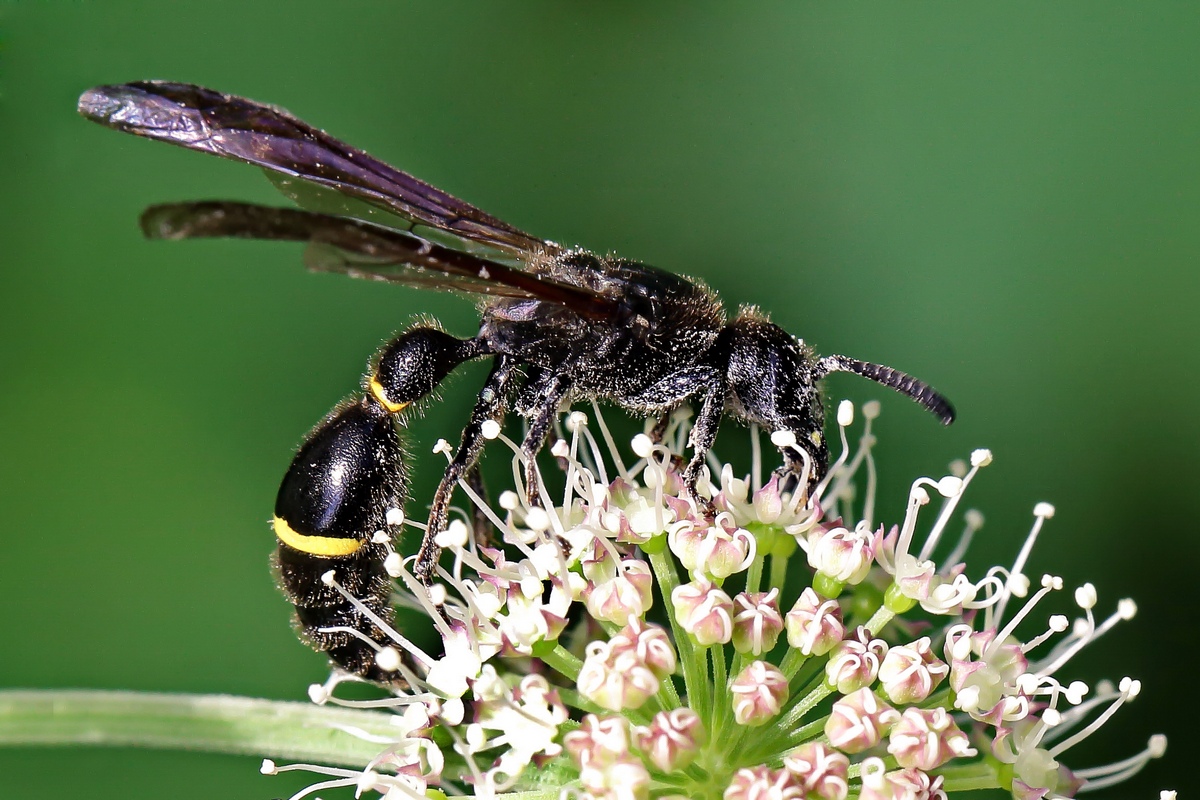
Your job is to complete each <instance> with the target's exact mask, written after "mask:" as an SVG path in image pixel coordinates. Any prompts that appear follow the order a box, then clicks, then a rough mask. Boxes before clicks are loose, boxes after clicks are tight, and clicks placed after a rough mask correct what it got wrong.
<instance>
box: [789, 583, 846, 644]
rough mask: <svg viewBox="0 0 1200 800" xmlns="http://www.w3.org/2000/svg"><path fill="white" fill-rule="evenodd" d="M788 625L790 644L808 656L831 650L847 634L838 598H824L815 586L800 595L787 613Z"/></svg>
mask: <svg viewBox="0 0 1200 800" xmlns="http://www.w3.org/2000/svg"><path fill="white" fill-rule="evenodd" d="M786 624H787V634H788V644H790V645H791V646H792V647H796V648H799V650H800V652H801V653H803V654H804V655H806V656H820V655H824V654H825V653H828V652H829V651H830V650H832V649H833V648H834V646H835V645H836V644H838V642H840V641H842V637H843V636H844V635H845V634H846V628H845V626H844V625H842V609H841V608H840V607H839V606H838V604H837V601H836V600H825V599H823V598H822V597H821V596H820V595H818V594H817V593H816V592H814V591H813V590H812V587H809V588H807V589H805V590H804V591H803V592H802V593H801V594H800V597H799V598H798V599H797V600H796V604H795V605H794V606H792V610H791V611H789V612H788V613H787V619H786Z"/></svg>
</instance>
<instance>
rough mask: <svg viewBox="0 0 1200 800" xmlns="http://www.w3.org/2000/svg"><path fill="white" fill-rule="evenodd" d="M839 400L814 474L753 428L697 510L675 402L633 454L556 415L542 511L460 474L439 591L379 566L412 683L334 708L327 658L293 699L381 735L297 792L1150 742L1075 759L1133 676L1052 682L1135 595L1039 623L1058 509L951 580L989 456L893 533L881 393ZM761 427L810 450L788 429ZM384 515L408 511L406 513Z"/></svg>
mask: <svg viewBox="0 0 1200 800" xmlns="http://www.w3.org/2000/svg"><path fill="white" fill-rule="evenodd" d="M853 411H854V409H853V408H852V406H850V404H849V403H843V404H842V406H841V407H840V408H839V412H838V426H839V427H838V433H839V434H840V441H841V445H842V449H841V455H840V457H839V458H838V459H837V460H836V462H835V463H834V464H833V465H831V467H830V468H829V469H828V470H827V472H826V474H825V475H823V476H820V480H819V481H812V480H810V477H811V476H810V475H809V474H808V472H807V470H806V472H805V474H802V475H799V476H792V475H786V474H782V473H780V472H778V471H777V472H775V473H772V474H771V475H769V476H768V477H766V478H765V479H764V476H763V474H762V472H763V470H762V465H761V461H762V457H761V453H760V452H759V447H758V434H757V431H753V432H752V440H751V443H752V446H753V464H752V467H751V469H750V470H749V472H748V474H746V475H744V476H741V477H739V476H737V475H736V474H735V472H734V470H733V468H732V467H731V466H729V465H723V466H720V467H719V468H715V469H714V470H713V471H712V472H711V473H710V474H711V475H712V476H713V477H712V478H708V477H705V478H703V479H702V481H701V485H700V487H699V491H700V493H701V494H702V495H705V496H707V498H708V499H709V501H710V502H711V507H712V508H714V509H715V510H716V512H717V513H716V514H715V517H714V518H709V517H708V516H707V515H706V513H705V512H704V511H702V510H701V509H700V508H698V507H697V505H696V504H695V503H694V502H693V501H692V500H691V499H690V498H689V497H688V496H687V495H686V493H685V492H683V491H682V484H681V478H680V473H679V471H678V467H679V465H680V464H681V463H682V459H681V457H680V456H681V454H682V453H683V452H684V451H685V445H686V443H687V437H688V432H689V426H688V417H687V415H686V413H680V414H677V415H676V416H675V417H674V418H673V419H672V421H671V424H670V425H669V426H668V427H667V430H666V433H665V436H663V437H662V438H661V440H659V441H656V440H653V439H651V438H650V437H649V436H648V435H644V434H643V435H639V436H637V437H635V438H634V440H633V442H632V448H631V449H632V458H630V455H629V453H628V452H622V451H621V450H619V449H618V448H616V447H615V446H614V445H613V439H612V436H611V435H610V434H609V431H608V430H607V428H606V427H605V426H604V422H603V419H602V418H600V416H599V414H598V411H597V414H596V415H595V416H594V417H593V418H592V419H589V418H588V417H587V416H585V415H584V414H583V413H581V412H578V411H576V412H572V413H571V414H569V415H568V416H567V417H566V419H565V422H564V423H563V424H562V426H561V427H560V429H559V434H560V435H559V437H558V438H557V440H556V443H555V444H554V446H553V447H552V448H551V452H552V455H553V456H554V457H555V461H556V463H557V464H558V466H559V467H560V468H561V469H562V474H561V475H550V474H544V473H543V472H541V471H539V470H538V469H537V467H536V466H535V467H534V468H533V469H532V470H531V473H532V475H533V478H534V479H535V480H537V481H538V482H539V486H538V489H539V491H538V492H537V494H538V496H540V497H541V498H542V499H543V502H541V503H538V504H531V503H530V501H529V492H528V490H527V487H526V486H524V485H523V484H522V483H521V482H519V481H518V482H517V484H516V485H515V487H514V488H513V489H512V490H510V491H506V492H504V493H503V494H501V495H500V496H499V498H498V504H497V506H496V507H495V508H493V507H492V506H491V505H489V504H487V503H486V502H485V501H484V499H483V498H481V497H478V496H477V495H475V494H474V493H473V492H472V491H471V489H470V487H469V486H466V485H464V486H463V487H462V488H463V491H464V492H465V493H466V495H467V496H468V497H469V498H470V500H471V502H472V503H473V504H475V506H476V507H477V508H476V509H475V512H473V513H466V512H464V513H463V515H462V516H463V520H459V521H456V522H455V523H453V524H452V525H451V526H450V530H448V531H446V532H443V533H442V534H441V535H440V536H439V543H440V544H442V545H443V546H445V547H446V548H448V549H449V550H450V551H451V552H452V554H453V562H452V565H451V566H450V567H449V568H447V569H441V570H440V571H439V574H438V578H439V580H438V582H437V583H436V584H435V585H434V587H432V589H431V590H429V589H426V588H425V587H423V586H421V585H420V584H419V583H418V582H417V581H415V580H414V579H413V577H412V575H411V573H410V572H409V570H408V564H407V562H406V560H405V559H403V558H401V557H400V556H399V555H398V554H393V555H392V556H390V557H389V558H388V560H387V562H386V564H387V568H388V570H389V572H390V573H391V574H392V575H393V576H394V577H395V578H396V579H397V581H398V585H397V590H396V594H397V598H398V603H399V604H400V605H404V606H408V607H410V608H416V609H419V610H420V611H422V612H423V613H424V615H425V616H427V617H428V619H429V620H430V624H431V625H432V626H434V628H435V629H436V631H437V633H438V634H439V636H440V639H441V643H442V650H441V652H440V653H428V652H426V651H425V650H423V649H421V648H419V647H417V646H416V645H415V644H414V643H413V642H412V641H410V640H409V639H408V638H406V637H405V636H403V635H401V634H400V632H399V631H394V630H393V631H389V634H390V635H391V636H392V638H393V639H394V642H393V644H391V645H390V646H388V647H383V648H381V649H380V651H379V655H378V659H377V660H378V662H379V664H380V666H381V667H383V668H384V669H393V670H398V671H400V672H402V673H403V677H404V678H405V680H406V682H407V683H408V688H407V689H405V690H404V691H399V690H397V691H396V692H395V693H394V694H393V695H391V696H389V697H387V698H385V699H383V700H374V701H360V700H359V701H356V700H346V699H341V698H340V697H339V695H338V692H337V687H338V685H339V684H341V683H344V682H346V681H350V680H355V679H354V678H353V677H351V676H348V675H345V674H340V673H335V674H334V675H332V676H331V677H330V680H329V681H328V682H327V683H325V684H323V685H321V686H316V687H313V689H312V690H311V692H310V695H311V696H312V698H313V699H314V700H315V701H317V702H322V703H325V702H333V703H343V704H346V705H354V704H362V703H364V702H369V703H371V704H373V705H375V706H381V705H382V706H389V707H390V710H389V711H388V712H387V713H391V714H394V718H395V730H396V734H395V737H394V740H391V741H388V742H385V743H382V744H381V748H382V752H381V753H380V754H379V756H378V757H377V758H376V759H375V760H374V761H373V762H372V763H370V764H367V765H365V767H364V768H363V769H362V770H360V771H347V770H341V769H332V768H322V767H316V766H313V765H300V766H303V767H304V768H308V769H313V770H315V771H318V772H322V773H324V774H326V775H328V776H329V780H326V781H323V782H322V783H319V784H316V785H315V786H314V787H310V789H309V790H306V791H304V792H301V793H300V794H298V795H296V796H295V797H296V798H299V797H301V796H304V795H305V794H307V793H309V792H310V791H315V790H316V789H324V788H327V787H331V786H339V785H341V786H354V787H356V788H357V789H358V791H359V792H360V793H361V792H363V791H366V790H372V791H375V792H378V793H380V794H382V795H385V796H386V798H387V800H398V799H399V798H409V797H425V796H432V795H438V793H439V792H444V793H445V794H463V793H466V794H471V795H473V796H475V797H496V796H498V795H500V794H501V793H505V792H512V791H519V792H522V794H521V797H523V798H534V797H539V798H540V797H545V798H547V799H548V800H549V799H550V798H560V797H562V798H595V799H596V800H599V799H600V798H629V799H630V800H632V799H634V798H637V799H638V800H641V799H643V798H652V797H653V798H669V797H678V798H725V800H750V799H751V798H756V799H758V798H761V799H762V800H767V799H775V798H779V799H780V800H783V799H784V798H809V799H810V800H847V798H852V797H857V798H859V799H860V800H927V799H932V798H945V797H946V796H947V795H948V794H949V793H951V792H955V791H960V790H967V789H978V788H989V787H991V788H997V787H998V788H1002V789H1004V790H1007V791H1009V792H1011V793H1012V795H1013V797H1014V798H1017V799H1018V800H1041V799H1042V798H1047V799H1051V798H1068V797H1074V796H1075V794H1076V792H1078V791H1080V790H1083V789H1096V788H1102V787H1104V786H1108V785H1111V784H1114V783H1117V782H1119V781H1121V780H1124V779H1125V778H1127V777H1128V776H1130V775H1131V774H1133V773H1134V772H1136V771H1137V770H1139V769H1140V768H1141V767H1143V766H1144V765H1145V764H1146V762H1147V761H1149V760H1150V759H1152V758H1155V757H1158V756H1159V755H1161V754H1162V753H1163V751H1164V749H1165V740H1164V739H1163V738H1162V737H1153V738H1152V739H1151V740H1150V742H1149V744H1148V745H1147V747H1146V748H1145V749H1144V750H1142V751H1141V752H1140V753H1137V754H1135V755H1133V756H1131V757H1130V758H1127V759H1125V760H1123V761H1121V762H1118V763H1115V764H1112V765H1108V766H1100V767H1092V768H1087V769H1080V768H1077V766H1075V765H1072V766H1071V767H1068V766H1067V764H1068V763H1069V758H1068V751H1070V750H1071V749H1072V748H1073V747H1075V746H1076V745H1077V744H1079V743H1080V742H1081V741H1082V740H1083V739H1085V738H1087V737H1088V736H1090V735H1091V734H1093V733H1094V732H1095V731H1096V730H1097V729H1099V728H1100V727H1101V726H1102V725H1103V724H1104V723H1105V722H1106V721H1107V720H1108V719H1109V718H1110V717H1111V716H1112V715H1113V714H1114V713H1115V712H1116V711H1117V710H1118V708H1119V707H1120V706H1121V705H1123V704H1124V703H1126V702H1128V701H1129V700H1132V699H1133V698H1134V697H1136V696H1137V694H1138V690H1139V684H1138V682H1137V681H1135V680H1131V679H1129V678H1125V679H1123V680H1121V681H1120V682H1119V683H1118V684H1115V685H1114V684H1110V683H1100V684H1098V685H1097V686H1095V687H1089V686H1087V685H1085V684H1083V683H1081V682H1078V681H1076V682H1067V681H1066V680H1065V679H1063V678H1061V677H1059V676H1060V675H1061V673H1063V672H1064V670H1065V668H1066V667H1067V665H1068V664H1069V663H1070V662H1071V661H1072V660H1074V659H1075V658H1076V656H1077V655H1078V654H1079V653H1080V651H1081V650H1083V649H1084V648H1085V647H1086V646H1087V645H1088V644H1089V643H1091V642H1093V641H1095V640H1096V639H1097V638H1098V637H1100V636H1102V635H1104V634H1105V633H1107V632H1108V631H1109V629H1110V628H1112V627H1113V626H1114V625H1115V624H1116V623H1117V622H1119V621H1121V620H1127V619H1130V618H1131V617H1132V616H1133V615H1134V612H1135V607H1134V604H1133V603H1132V601H1129V600H1122V601H1120V602H1118V603H1117V604H1116V607H1115V610H1114V611H1112V612H1111V613H1110V614H1109V615H1108V616H1105V617H1103V618H1100V617H1098V616H1097V613H1096V610H1097V607H1098V600H1097V597H1096V592H1095V590H1094V588H1093V587H1091V586H1090V585H1084V586H1082V587H1080V588H1078V589H1076V590H1075V591H1074V594H1073V601H1074V603H1073V605H1074V607H1075V608H1076V609H1077V610H1076V611H1075V619H1074V620H1071V619H1068V617H1067V616H1064V615H1062V614H1049V615H1046V614H1045V612H1041V613H1039V608H1042V607H1043V604H1045V603H1047V602H1049V601H1051V598H1052V597H1053V596H1054V595H1061V593H1062V592H1063V589H1064V585H1063V581H1062V579H1061V578H1059V577H1057V576H1054V575H1042V576H1030V575H1028V574H1027V573H1026V571H1025V567H1026V563H1027V561H1028V559H1029V555H1030V552H1031V550H1032V548H1033V545H1034V543H1035V541H1036V539H1037V537H1038V536H1039V534H1040V533H1041V530H1042V527H1043V524H1044V523H1045V521H1046V520H1048V519H1049V518H1050V517H1052V516H1053V513H1054V509H1053V508H1052V507H1051V506H1049V505H1048V504H1045V503H1042V504H1039V505H1037V506H1036V507H1035V509H1034V521H1033V525H1032V528H1031V530H1030V532H1029V534H1028V536H1027V538H1026V540H1025V543H1024V545H1023V546H1022V547H1021V548H1020V549H1019V552H1018V554H1017V556H1016V558H1015V560H1014V561H1013V562H1012V564H1011V565H1008V566H995V567H991V568H989V569H987V570H986V571H984V572H983V573H982V576H979V577H971V576H972V575H973V574H976V573H977V571H975V570H970V569H968V567H967V565H966V564H965V563H964V557H965V554H966V551H967V548H968V546H969V544H970V540H971V537H972V536H973V534H974V533H975V532H976V531H977V530H978V529H979V527H980V526H981V525H982V522H983V520H982V516H981V515H980V514H979V513H978V512H976V511H972V510H968V511H966V512H962V513H960V511H959V504H960V501H961V499H962V497H963V494H964V492H965V491H966V489H967V488H968V486H969V485H970V483H971V482H972V481H973V480H974V479H975V477H976V475H977V474H978V472H979V471H980V470H981V469H983V468H985V467H986V466H987V465H988V464H989V463H990V461H991V458H992V457H991V454H990V453H989V452H988V451H986V450H977V451H975V452H974V453H972V454H971V458H970V460H969V463H961V464H957V465H953V466H952V469H951V472H952V474H950V475H948V476H945V477H941V478H940V479H936V480H934V479H929V478H921V479H919V480H917V481H916V482H914V483H913V484H912V487H911V490H910V492H909V495H908V502H907V506H906V508H904V509H903V513H902V514H901V515H900V516H899V519H898V520H897V522H896V524H895V525H893V526H891V527H889V526H887V525H884V524H880V523H878V522H877V521H876V520H875V503H876V501H875V467H874V462H873V460H872V455H871V446H872V443H873V442H874V436H873V434H872V432H871V426H872V420H873V419H874V417H875V416H876V415H877V413H878V408H877V406H876V405H875V404H868V405H866V406H864V407H863V409H862V412H863V413H862V416H863V417H864V418H865V422H864V424H863V426H862V427H863V429H862V431H861V435H860V436H859V439H858V443H857V444H856V445H855V446H851V444H850V442H849V439H848V429H850V428H851V426H852V425H853V416H854V413H853ZM593 426H595V428H594V429H593ZM597 433H598V435H597ZM487 434H488V435H489V436H490V438H492V439H493V440H496V441H494V442H493V445H492V446H494V447H500V446H507V447H509V448H511V449H512V451H513V453H514V476H519V475H521V474H523V473H522V470H521V469H520V468H519V467H521V466H522V465H521V463H520V461H521V455H520V448H519V447H518V446H517V445H516V444H514V443H513V442H512V441H510V440H509V439H508V438H507V437H506V436H504V435H503V433H502V432H501V431H500V429H499V427H498V426H494V427H491V428H490V429H489V430H488V431H487ZM771 441H772V443H773V444H774V445H775V446H776V447H778V448H779V449H781V450H788V449H791V450H793V451H794V452H795V454H797V457H798V458H800V459H803V460H804V463H806V464H807V463H808V461H807V456H806V455H805V454H804V452H803V451H802V450H801V449H799V448H798V447H797V446H796V442H795V439H794V437H792V435H791V434H789V433H786V432H784V433H776V434H775V435H773V436H772V437H771ZM442 449H443V450H444V449H445V448H442ZM627 460H630V461H632V463H627ZM858 484H864V485H865V490H862V489H861V488H860V487H859V486H858ZM552 492H553V495H552ZM552 496H553V497H554V498H555V500H556V502H553V503H551V502H548V500H547V499H548V498H550V497H552ZM935 500H936V501H937V504H938V505H940V507H939V508H937V510H936V511H932V512H930V511H927V508H928V507H929V506H930V505H931V504H933V503H934V501H935ZM480 513H481V514H483V515H486V517H487V519H488V520H490V523H491V530H489V531H478V532H477V533H476V534H475V535H471V533H470V531H469V523H468V522H466V521H464V520H470V519H473V518H476V517H478V516H479V514H480ZM956 519H960V520H962V527H961V529H960V531H961V532H960V533H959V534H958V535H957V536H956V537H954V539H955V540H954V541H950V538H951V537H949V536H948V535H947V532H948V530H949V529H950V526H951V524H952V522H954V521H955V520H956ZM389 523H390V524H393V525H397V526H398V525H400V524H406V523H405V522H404V517H403V514H402V513H401V512H400V511H399V510H396V511H395V512H394V513H393V514H392V515H390V517H389ZM394 532H395V531H383V532H380V534H378V535H377V537H376V538H377V540H378V541H381V542H388V541H390V540H391V538H392V534H393V533H394ZM335 585H336V584H335ZM401 653H403V654H404V657H403V658H401V657H400V654H401ZM381 713H383V712H381ZM265 768H267V769H268V771H277V770H279V769H285V768H287V767H277V766H276V765H274V764H272V763H268V764H267V765H265ZM438 796H440V795H438Z"/></svg>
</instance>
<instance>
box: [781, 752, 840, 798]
mask: <svg viewBox="0 0 1200 800" xmlns="http://www.w3.org/2000/svg"><path fill="white" fill-rule="evenodd" d="M783 766H784V768H785V769H786V770H787V771H788V772H790V773H791V774H792V777H793V778H794V779H795V780H796V783H797V784H799V785H800V787H801V788H802V789H803V790H804V797H806V798H809V800H814V798H819V800H845V798H846V795H847V793H848V792H849V791H850V784H849V782H848V780H847V777H846V776H847V775H848V773H849V770H850V759H848V758H846V756H845V755H843V754H842V753H839V752H838V751H837V750H833V749H831V748H829V747H827V746H826V745H824V744H822V743H821V742H807V743H805V744H802V745H800V746H799V747H797V748H796V749H795V750H793V751H792V752H791V753H789V754H788V755H786V756H784V759H783Z"/></svg>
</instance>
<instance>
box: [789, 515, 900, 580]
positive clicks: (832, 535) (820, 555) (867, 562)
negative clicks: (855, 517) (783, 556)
mask: <svg viewBox="0 0 1200 800" xmlns="http://www.w3.org/2000/svg"><path fill="white" fill-rule="evenodd" d="M882 536H883V532H882V530H881V531H880V532H879V533H872V532H871V531H869V530H866V529H855V530H853V531H851V530H848V529H846V528H834V529H832V530H828V531H825V530H821V529H820V528H817V529H814V531H813V533H812V534H811V538H810V539H809V544H808V548H807V549H808V563H809V566H811V567H812V568H813V569H815V570H816V571H817V572H820V573H822V574H823V575H827V576H828V577H830V578H833V579H834V580H836V581H838V582H840V583H849V584H856V583H862V581H863V579H864V578H866V577H867V573H868V572H870V570H871V564H872V563H873V562H874V560H875V547H876V544H877V543H878V541H879V540H880V539H881V538H882Z"/></svg>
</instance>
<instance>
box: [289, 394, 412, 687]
mask: <svg viewBox="0 0 1200 800" xmlns="http://www.w3.org/2000/svg"><path fill="white" fill-rule="evenodd" d="M406 491H407V476H406V474H405V469H404V451H403V449H402V447H401V444H400V439H399V436H398V435H397V433H396V429H395V427H394V425H393V423H392V419H391V416H390V414H389V413H388V411H387V409H385V408H383V407H382V406H381V405H380V404H379V403H378V402H377V401H376V400H374V398H370V397H366V398H362V399H358V400H354V401H351V402H348V403H344V404H342V405H340V406H338V407H337V408H336V409H334V411H333V412H332V413H330V414H329V416H327V417H326V418H325V419H324V420H323V421H322V422H321V424H319V425H318V426H317V427H316V428H314V429H313V431H312V432H311V433H310V434H309V435H308V437H307V438H306V439H305V441H304V444H303V445H301V447H300V450H299V451H298V452H297V453H296V456H295V457H294V458H293V459H292V464H291V466H290V467H289V468H288V471H287V474H286V475H285V476H284V478H283V483H282V484H281V485H280V487H279V495H278V497H277V498H276V500H275V520H274V528H275V535H276V537H277V538H278V539H279V547H278V550H277V552H276V555H275V565H276V570H277V573H278V576H279V585H280V588H282V589H283V592H284V594H286V595H287V598H288V600H289V601H290V602H291V603H292V604H293V605H294V606H295V607H296V623H297V625H298V626H299V628H300V629H301V631H302V633H303V635H304V638H305V639H307V640H308V642H309V643H310V644H311V645H312V646H313V647H314V648H315V649H317V650H319V651H322V652H324V653H326V654H327V655H328V656H329V658H330V659H331V660H332V661H333V662H334V663H335V664H337V665H338V666H340V667H342V668H343V669H345V670H347V671H350V672H353V673H356V674H358V675H362V676H364V677H367V678H369V679H371V680H376V681H382V682H395V681H397V680H399V676H397V674H396V673H394V672H385V671H383V670H381V669H380V668H379V667H378V665H377V664H376V659H375V654H376V652H377V651H378V650H379V649H380V648H381V647H385V646H388V645H389V644H391V641H390V639H389V638H388V637H387V635H386V633H385V632H384V631H383V630H382V629H381V628H380V626H379V625H378V624H377V623H376V622H375V621H374V620H373V619H372V618H371V617H372V616H374V617H377V618H378V619H379V620H382V621H383V622H384V623H386V624H388V625H391V624H392V622H393V619H394V617H393V612H392V608H391V603H390V595H391V587H392V582H391V578H390V577H389V576H388V574H387V572H386V571H385V569H384V558H385V557H386V555H387V548H386V547H385V546H384V545H383V544H381V543H378V542H375V541H373V536H374V534H375V532H376V531H379V530H384V529H385V528H386V515H387V511H388V509H389V508H402V507H403V504H404V499H405V494H406ZM331 571H332V572H333V577H334V580H335V581H336V584H337V586H335V585H332V584H330V583H326V582H325V581H324V580H323V576H324V575H325V574H326V573H328V572H331ZM339 587H340V588H341V590H342V591H339ZM343 592H344V593H343ZM347 595H350V596H351V597H353V598H354V599H355V600H357V601H358V603H359V604H360V605H356V604H355V603H354V602H352V601H351V600H350V598H349V597H347ZM364 609H365V610H364ZM367 612H369V613H367Z"/></svg>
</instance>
